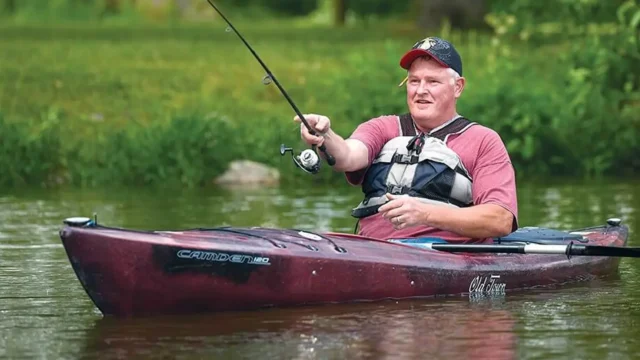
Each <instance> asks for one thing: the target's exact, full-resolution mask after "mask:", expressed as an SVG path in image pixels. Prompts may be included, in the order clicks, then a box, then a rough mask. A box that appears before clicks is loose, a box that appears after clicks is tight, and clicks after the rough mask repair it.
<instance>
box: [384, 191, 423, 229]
mask: <svg viewBox="0 0 640 360" xmlns="http://www.w3.org/2000/svg"><path fill="white" fill-rule="evenodd" d="M386 196H387V199H389V202H387V203H386V204H384V205H382V206H381V207H380V208H379V209H378V212H380V213H382V216H383V217H384V218H385V219H387V220H389V221H391V223H392V224H393V228H394V229H396V230H400V229H404V228H408V227H411V226H417V225H427V220H428V218H429V208H430V207H429V205H428V204H425V203H423V202H421V201H420V200H418V199H415V198H412V197H410V196H397V195H391V194H386Z"/></svg>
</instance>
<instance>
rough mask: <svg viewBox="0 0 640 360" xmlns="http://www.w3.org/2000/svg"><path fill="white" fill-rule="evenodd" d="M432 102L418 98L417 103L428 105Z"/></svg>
mask: <svg viewBox="0 0 640 360" xmlns="http://www.w3.org/2000/svg"><path fill="white" fill-rule="evenodd" d="M431 103H432V102H431V101H429V100H416V104H421V105H427V104H431Z"/></svg>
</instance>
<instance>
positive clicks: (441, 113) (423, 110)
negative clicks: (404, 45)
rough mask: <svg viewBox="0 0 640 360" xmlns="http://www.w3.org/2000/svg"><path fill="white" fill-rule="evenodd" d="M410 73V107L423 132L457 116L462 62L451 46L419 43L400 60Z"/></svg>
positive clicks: (433, 40)
mask: <svg viewBox="0 0 640 360" xmlns="http://www.w3.org/2000/svg"><path fill="white" fill-rule="evenodd" d="M400 66H401V67H402V68H404V69H407V71H408V74H407V79H405V80H406V81H407V105H408V106H409V111H410V112H411V115H412V116H413V119H414V120H415V121H416V123H417V125H418V126H419V127H420V128H422V130H430V129H433V128H435V127H437V126H439V125H441V124H443V123H445V122H446V121H448V120H450V119H451V118H453V117H454V116H455V115H456V100H457V99H458V98H459V97H460V95H461V94H462V91H463V90H464V85H465V79H464V78H463V77H462V59H461V58H460V55H459V54H458V52H457V51H456V49H455V48H454V47H453V45H451V44H450V43H449V42H447V41H445V40H442V39H439V38H435V37H431V38H426V39H424V40H421V41H418V42H417V43H416V44H415V45H414V46H413V47H412V48H411V50H409V51H408V52H407V53H406V54H404V56H403V57H402V59H401V60H400Z"/></svg>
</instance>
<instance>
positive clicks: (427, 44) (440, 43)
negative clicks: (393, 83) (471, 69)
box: [400, 37, 462, 85]
mask: <svg viewBox="0 0 640 360" xmlns="http://www.w3.org/2000/svg"><path fill="white" fill-rule="evenodd" d="M425 55H426V56H430V57H431V58H433V59H434V60H435V61H437V62H438V63H440V64H441V65H442V66H446V67H449V68H452V69H453V70H455V71H456V72H457V73H458V74H459V75H460V76H462V59H461V58H460V54H458V51H457V50H456V48H455V47H454V46H453V45H452V44H451V43H450V42H448V41H446V40H443V39H440V38H437V37H428V38H426V39H422V40H420V41H418V42H417V43H415V45H413V47H412V48H411V50H409V51H407V52H406V53H405V54H404V55H403V56H402V58H401V59H400V66H401V67H402V68H403V69H406V70H409V67H411V63H413V61H414V60H415V59H417V58H419V57H421V56H425ZM405 81H406V79H405ZM402 84H404V81H403V82H402V83H401V84H400V85H402Z"/></svg>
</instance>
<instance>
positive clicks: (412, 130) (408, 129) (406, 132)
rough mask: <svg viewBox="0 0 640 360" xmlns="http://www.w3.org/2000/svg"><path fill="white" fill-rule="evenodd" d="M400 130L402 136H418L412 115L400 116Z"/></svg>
mask: <svg viewBox="0 0 640 360" xmlns="http://www.w3.org/2000/svg"><path fill="white" fill-rule="evenodd" d="M400 130H402V133H401V134H400V136H416V135H417V134H416V127H415V126H414V125H413V118H412V117H411V114H409V113H406V114H402V115H400Z"/></svg>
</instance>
